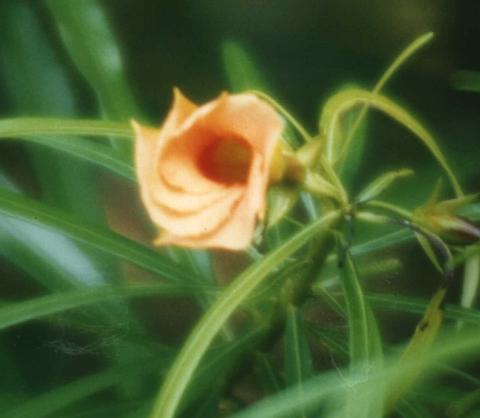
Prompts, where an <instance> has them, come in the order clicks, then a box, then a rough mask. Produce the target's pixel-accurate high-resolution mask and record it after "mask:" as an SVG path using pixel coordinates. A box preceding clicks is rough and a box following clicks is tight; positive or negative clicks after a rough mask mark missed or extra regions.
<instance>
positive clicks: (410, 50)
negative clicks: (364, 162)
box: [342, 32, 433, 165]
mask: <svg viewBox="0 0 480 418" xmlns="http://www.w3.org/2000/svg"><path fill="white" fill-rule="evenodd" d="M432 38H433V33H432V32H427V33H425V34H423V35H421V36H420V37H418V38H417V39H415V40H414V41H413V42H412V43H411V44H410V45H408V46H407V47H406V48H405V49H404V50H403V51H402V52H401V54H400V55H398V56H397V57H396V58H395V60H394V61H393V62H392V63H391V64H390V66H389V67H388V68H387V69H386V70H385V72H384V73H383V75H382V76H381V77H380V79H379V80H378V81H377V83H376V84H375V86H374V87H373V89H372V94H378V93H380V91H381V90H382V89H383V87H384V86H385V84H387V82H388V81H389V80H390V79H391V78H392V76H393V75H394V74H395V73H396V72H397V71H398V69H399V68H400V67H401V66H402V64H404V63H405V62H406V61H407V60H408V59H409V58H410V57H412V56H413V54H414V53H415V52H417V51H418V50H419V49H420V48H421V47H423V46H425V45H426V44H427V43H428V42H430V41H431V40H432ZM368 108H369V104H368V103H366V104H364V105H363V107H362V108H361V110H360V112H359V113H358V115H357V116H356V119H355V121H354V122H353V125H352V127H351V129H350V130H349V132H348V136H347V137H346V138H345V142H344V144H343V149H342V154H343V155H345V156H346V155H348V154H351V153H357V154H360V155H361V153H362V151H363V146H361V148H360V149H358V148H357V149H356V150H354V152H352V150H350V145H351V142H352V141H353V140H354V139H355V134H356V131H357V129H358V127H359V126H360V124H361V122H362V119H363V118H364V117H365V115H366V114H367V111H368ZM359 139H360V140H362V141H364V139H365V138H364V135H362V136H361V137H360V138H359ZM357 141H358V139H357ZM359 151H360V152H359ZM357 165H358V164H357Z"/></svg>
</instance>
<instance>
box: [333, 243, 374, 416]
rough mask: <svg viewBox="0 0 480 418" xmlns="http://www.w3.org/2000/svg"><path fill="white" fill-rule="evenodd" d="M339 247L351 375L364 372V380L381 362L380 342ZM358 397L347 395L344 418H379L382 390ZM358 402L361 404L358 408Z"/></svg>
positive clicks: (349, 262) (349, 259)
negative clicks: (343, 261)
mask: <svg viewBox="0 0 480 418" xmlns="http://www.w3.org/2000/svg"><path fill="white" fill-rule="evenodd" d="M340 245H341V248H343V251H345V264H344V266H343V267H342V270H341V276H342V284H343V289H344V295H345V303H346V307H347V322H348V329H349V351H350V369H351V370H352V372H353V373H356V372H357V371H358V372H359V373H363V374H364V375H365V378H368V376H369V375H370V374H372V373H375V372H376V371H377V370H378V369H380V367H381V363H382V343H381V339H380V336H379V331H378V326H377V323H376V321H375V317H374V315H373V313H372V311H371V309H370V307H369V305H368V302H367V300H366V299H365V296H364V293H363V290H362V287H361V284H360V280H359V276H358V270H357V267H356V265H355V263H354V260H353V258H352V256H351V254H350V250H349V249H348V248H346V247H345V242H344V240H343V239H342V238H340ZM357 398H358V394H357V393H356V392H355V391H353V392H351V393H349V394H348V399H347V402H346V406H345V416H346V417H348V416H353V414H355V416H357V417H362V416H364V417H369V416H378V414H379V413H380V412H381V410H382V408H383V388H382V387H381V386H380V385H379V386H378V387H377V391H376V394H375V395H374V396H371V397H367V398H365V399H363V401H359V400H358V399H357ZM359 403H360V404H361V405H359Z"/></svg>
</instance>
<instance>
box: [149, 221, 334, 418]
mask: <svg viewBox="0 0 480 418" xmlns="http://www.w3.org/2000/svg"><path fill="white" fill-rule="evenodd" d="M338 217H339V214H338V212H332V213H330V214H328V215H326V216H324V217H323V218H321V219H319V220H317V221H315V222H314V223H312V224H311V225H309V226H307V227H305V228H304V229H302V230H301V231H300V232H299V233H297V234H296V235H294V236H293V237H292V238H290V239H289V240H288V241H286V242H285V243H283V244H282V245H281V246H280V247H278V248H277V249H275V250H274V251H272V252H270V253H269V254H268V255H267V256H265V257H264V258H262V259H261V260H259V261H258V262H256V263H254V264H253V265H252V266H251V267H249V268H248V269H247V270H245V272H243V273H242V274H240V275H239V276H238V277H237V278H236V279H235V280H234V281H233V282H232V283H231V284H230V286H228V287H227V289H226V290H225V291H224V292H223V293H222V294H221V295H220V297H219V298H218V299H217V300H216V301H215V302H214V303H213V305H212V306H211V307H210V309H209V310H208V311H207V312H206V314H205V315H204V316H203V317H202V319H201V320H200V321H199V322H198V323H197V325H196V326H195V328H194V329H193V331H192V332H191V334H190V336H189V337H188V339H187V341H186V343H185V344H184V346H183V347H182V349H181V351H180V353H179V355H178V356H177V358H176V360H175V362H174V364H173V366H172V368H171V370H170V371H169V373H168V375H167V377H166V379H165V381H164V383H163V386H162V388H161V391H160V393H159V395H158V397H157V399H156V402H155V406H154V409H153V411H152V414H151V417H152V418H172V417H173V416H174V415H175V413H176V411H177V409H178V406H179V404H180V400H181V398H182V397H183V394H184V392H185V389H186V388H187V386H188V384H189V382H190V381H191V378H192V376H193V374H194V373H195V370H196V368H197V367H198V364H199V363H200V360H201V359H202V357H203V356H204V354H205V352H206V350H207V349H208V347H209V346H210V344H211V342H212V341H213V339H214V338H215V336H216V335H217V334H218V332H219V331H220V330H221V329H222V327H223V326H224V325H225V324H226V323H227V321H228V319H229V317H230V315H231V314H232V313H233V312H234V311H235V310H236V309H237V308H238V307H239V306H240V305H241V304H242V303H244V302H245V301H246V300H247V298H248V297H249V296H250V295H251V294H252V293H253V292H254V291H255V290H256V289H257V288H258V286H260V285H261V284H262V283H263V282H264V280H265V278H266V277H267V276H268V275H269V273H271V272H272V271H273V270H275V269H276V268H278V267H279V266H280V263H282V262H283V261H284V260H285V259H286V258H287V257H289V256H290V255H292V254H293V253H294V252H295V251H297V250H298V249H299V248H301V247H302V246H303V245H304V244H305V243H307V242H308V241H309V240H311V239H312V238H314V237H317V238H318V239H322V240H327V239H329V238H330V235H329V231H328V229H327V228H328V227H329V226H331V225H332V224H333V223H334V222H336V221H337V219H338Z"/></svg>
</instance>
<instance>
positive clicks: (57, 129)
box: [0, 118, 133, 139]
mask: <svg viewBox="0 0 480 418" xmlns="http://www.w3.org/2000/svg"><path fill="white" fill-rule="evenodd" d="M50 135H60V136H66V135H75V136H82V135H85V136H114V137H117V138H127V139H132V138H133V130H132V128H131V127H130V126H129V125H127V124H125V123H118V122H110V121H101V120H86V119H59V118H10V119H0V138H10V139H14V138H24V137H28V136H50Z"/></svg>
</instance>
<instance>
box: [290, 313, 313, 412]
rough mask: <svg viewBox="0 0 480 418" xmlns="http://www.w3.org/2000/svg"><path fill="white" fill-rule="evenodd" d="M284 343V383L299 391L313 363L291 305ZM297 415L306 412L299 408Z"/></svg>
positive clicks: (298, 320) (300, 323) (297, 316)
mask: <svg viewBox="0 0 480 418" xmlns="http://www.w3.org/2000/svg"><path fill="white" fill-rule="evenodd" d="M284 345H285V383H286V384H287V386H296V387H297V389H298V391H299V392H301V391H302V387H303V382H304V380H306V379H308V378H309V377H311V376H312V374H313V365H312V357H311V353H310V348H309V347H308V342H307V339H306V336H305V333H304V330H303V327H302V322H301V319H300V317H299V311H298V308H297V307H295V306H292V305H290V306H288V308H287V321H286V330H285V339H284ZM297 416H298V417H301V418H305V417H306V413H305V411H304V410H303V409H302V408H301V409H300V410H299V411H298V414H297Z"/></svg>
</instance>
